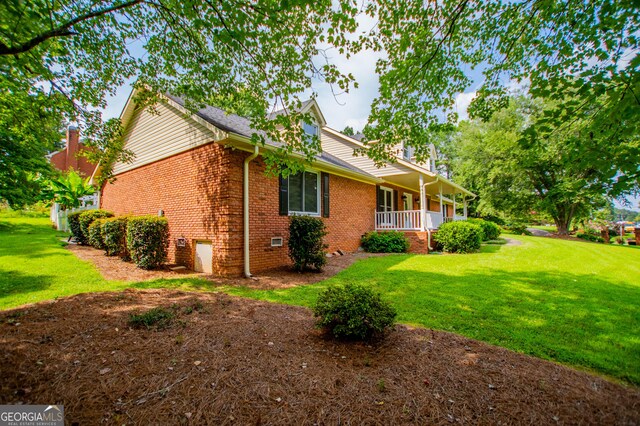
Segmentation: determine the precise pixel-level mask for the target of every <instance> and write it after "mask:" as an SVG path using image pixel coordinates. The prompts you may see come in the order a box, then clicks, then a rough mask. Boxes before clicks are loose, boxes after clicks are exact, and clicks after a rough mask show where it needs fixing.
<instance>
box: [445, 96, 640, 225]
mask: <svg viewBox="0 0 640 426" xmlns="http://www.w3.org/2000/svg"><path fill="white" fill-rule="evenodd" d="M598 107H599V105H598V104H596V105H592V106H591V109H590V110H592V111H597V110H598ZM556 108H557V105H556V104H555V102H550V101H547V102H542V101H539V100H532V99H530V98H528V97H524V96H520V97H515V98H511V99H510V101H509V104H508V106H507V108H505V109H503V110H501V111H499V112H496V113H494V114H493V115H492V116H491V118H490V119H488V120H487V121H486V122H483V121H481V120H474V121H472V122H462V123H461V124H460V126H459V131H458V133H457V134H456V135H455V137H454V138H452V139H451V141H452V148H451V151H452V152H453V157H454V160H453V163H452V167H453V172H454V175H455V178H456V179H458V180H459V181H460V182H461V183H463V184H465V185H468V186H469V187H470V188H471V189H472V190H474V191H475V192H476V193H477V194H478V195H479V199H480V200H479V204H478V209H479V211H480V212H482V213H485V214H506V215H507V216H520V217H522V216H526V215H528V214H529V213H530V212H531V211H538V212H544V213H547V214H549V215H550V216H551V217H552V218H553V220H554V222H555V224H556V226H557V228H558V232H559V233H560V234H566V233H567V232H568V230H569V229H570V226H571V223H572V222H573V221H574V220H575V219H577V218H581V217H586V216H588V215H589V214H590V213H591V212H592V211H593V210H594V209H597V208H600V207H602V206H603V205H605V204H606V198H605V196H606V195H607V194H608V193H609V192H610V191H611V188H612V187H613V186H615V185H619V181H620V177H619V175H618V168H617V167H616V166H615V163H617V162H619V161H616V159H617V158H618V157H620V156H628V155H630V156H631V158H634V159H635V160H633V161H636V162H637V159H638V158H640V141H639V139H637V138H630V139H624V138H618V139H616V140H609V139H607V138H597V137H595V136H594V135H593V134H592V132H591V131H590V130H589V129H590V127H589V126H590V125H591V120H590V119H589V116H588V114H587V115H586V116H583V117H581V118H580V119H577V120H574V122H573V123H572V124H571V126H565V125H562V126H560V127H558V128H550V127H549V122H548V120H547V119H546V117H547V116H548V115H549V114H550V113H553V112H554V111H555V110H556ZM594 113H595V112H594ZM636 167H637V166H636ZM629 183H630V186H629V187H628V188H627V189H628V190H637V189H638V187H637V185H635V186H634V185H632V184H631V182H629Z"/></svg>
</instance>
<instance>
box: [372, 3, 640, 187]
mask: <svg viewBox="0 0 640 426" xmlns="http://www.w3.org/2000/svg"><path fill="white" fill-rule="evenodd" d="M368 11H369V13H370V14H371V15H375V16H376V17H377V18H378V21H377V25H376V27H375V28H374V29H373V30H371V32H370V33H368V34H366V36H365V38H363V40H362V45H364V46H368V47H371V48H373V49H376V50H380V51H384V52H385V53H386V56H385V57H384V58H383V59H381V60H380V61H379V62H378V64H377V71H378V73H379V75H380V93H379V96H378V97H377V98H376V99H375V101H374V102H373V105H372V112H371V116H370V117H369V123H375V124H376V125H375V126H372V127H369V128H368V129H369V132H366V135H367V138H368V139H369V140H378V143H376V144H374V145H372V146H371V150H370V155H372V156H374V157H376V158H385V157H389V156H390V152H391V150H392V147H393V146H394V145H395V144H396V143H398V142H399V141H401V140H402V139H405V140H410V141H412V143H413V144H414V145H415V146H416V148H417V151H416V154H417V156H418V157H419V159H420V158H421V157H422V158H426V156H427V154H428V152H427V147H428V145H429V143H430V142H431V139H432V135H433V134H434V132H435V131H436V130H437V129H438V128H440V127H442V126H444V125H446V124H447V123H449V124H456V121H457V118H458V117H457V114H456V105H455V98H456V96H457V95H458V94H459V93H462V92H465V91H468V90H469V89H471V88H474V89H475V90H476V95H477V96H476V97H475V99H474V101H473V102H472V104H471V107H470V109H469V112H470V114H471V116H472V117H473V116H476V117H484V118H485V119H486V118H488V117H489V116H490V115H491V113H492V112H494V111H496V110H498V109H500V108H504V107H505V106H506V105H507V104H508V98H509V95H510V88H512V87H513V86H514V85H515V86H517V85H523V84H527V85H528V90H529V93H530V94H531V95H532V96H533V97H536V98H543V99H551V100H555V101H556V104H555V109H554V110H553V111H549V115H548V117H547V119H548V121H549V123H548V125H549V126H550V127H552V128H554V129H555V128H559V127H560V126H561V125H566V126H568V127H571V122H572V120H573V119H574V118H575V117H583V116H584V115H585V112H588V113H589V117H590V118H589V119H590V120H591V121H592V123H591V126H590V127H591V131H593V133H594V136H595V138H596V139H597V140H606V139H607V138H612V139H616V138H618V137H623V138H624V137H625V136H623V135H622V134H623V133H624V134H626V135H637V134H638V126H639V125H640V124H639V123H640V120H638V117H639V116H640V114H639V113H640V73H639V72H638V71H639V68H640V56H639V53H640V50H638V45H640V43H639V40H638V29H639V28H640V23H639V21H640V8H638V5H637V2H635V1H633V0H600V1H583V2H572V1H569V0H525V1H508V0H486V1H476V2H471V1H468V0H443V1H438V2H424V1H423V0H375V1H374V2H373V3H371V4H370V5H369V8H368ZM474 70H478V71H481V72H482V78H481V81H474V79H473V78H472V76H473V71H474ZM569 98H570V99H569ZM594 104H597V105H598V108H597V110H595V111H594V110H590V108H591V107H592V105H594ZM581 152H582V153H584V152H585V150H582V151H581ZM575 159H576V160H579V158H577V157H576V158H575ZM634 159H637V157H634ZM618 172H619V178H620V179H631V180H636V181H637V180H638V178H639V176H640V171H639V170H638V168H637V164H635V165H633V166H632V165H630V164H628V165H627V167H622V168H620V169H619V170H618ZM623 186H624V185H623ZM616 192H617V191H616V190H615V188H612V194H611V195H614V196H615V194H616Z"/></svg>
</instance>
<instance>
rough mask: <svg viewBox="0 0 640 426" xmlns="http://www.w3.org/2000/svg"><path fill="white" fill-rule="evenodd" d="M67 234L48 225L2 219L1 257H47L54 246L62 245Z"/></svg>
mask: <svg viewBox="0 0 640 426" xmlns="http://www.w3.org/2000/svg"><path fill="white" fill-rule="evenodd" d="M63 235H65V234H63V233H61V232H58V231H56V230H55V229H53V228H51V227H50V226H48V225H44V224H30V223H21V222H19V223H11V222H6V221H0V241H1V244H0V257H2V256H14V257H28V258H30V259H33V258H38V257H46V256H49V255H51V254H52V253H53V252H52V251H51V249H52V248H57V247H62V246H64V243H63V242H62V241H60V238H62V236H63ZM56 254H57V253H56Z"/></svg>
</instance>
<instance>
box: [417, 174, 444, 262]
mask: <svg viewBox="0 0 640 426" xmlns="http://www.w3.org/2000/svg"><path fill="white" fill-rule="evenodd" d="M439 179H440V176H436V180H434V181H433V182H427V183H422V182H423V178H422V175H420V197H421V198H420V208H421V209H422V216H423V218H424V219H423V221H424V223H423V224H422V226H423V228H425V229H426V230H427V247H428V248H429V250H431V228H429V227H427V204H426V203H424V204H423V202H424V201H425V200H423V195H424V196H425V197H424V198H426V195H427V194H426V190H425V188H426V187H427V186H428V185H433V184H435V183H438V180H439Z"/></svg>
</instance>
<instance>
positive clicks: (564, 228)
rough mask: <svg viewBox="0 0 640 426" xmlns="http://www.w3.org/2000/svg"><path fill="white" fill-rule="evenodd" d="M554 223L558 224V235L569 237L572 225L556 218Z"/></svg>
mask: <svg viewBox="0 0 640 426" xmlns="http://www.w3.org/2000/svg"><path fill="white" fill-rule="evenodd" d="M553 221H554V222H555V224H556V228H557V230H558V235H565V236H566V235H569V226H570V225H571V224H570V223H568V222H567V221H565V220H560V219H557V218H554V219H553Z"/></svg>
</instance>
